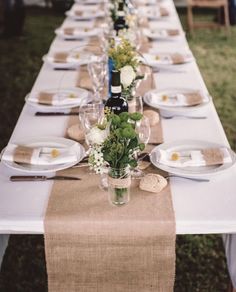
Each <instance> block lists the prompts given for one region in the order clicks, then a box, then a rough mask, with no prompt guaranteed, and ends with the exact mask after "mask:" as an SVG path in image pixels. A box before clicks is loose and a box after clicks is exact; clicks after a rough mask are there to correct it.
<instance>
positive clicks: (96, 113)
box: [79, 103, 103, 146]
mask: <svg viewBox="0 0 236 292" xmlns="http://www.w3.org/2000/svg"><path fill="white" fill-rule="evenodd" d="M79 118H80V122H81V125H82V128H83V130H84V134H85V141H86V143H87V145H88V146H91V144H92V142H91V141H90V139H89V135H88V133H89V132H90V130H91V129H92V128H93V127H94V126H96V125H97V124H98V123H99V121H100V120H101V119H102V118H103V104H102V103H92V104H84V105H82V106H80V109H79Z"/></svg>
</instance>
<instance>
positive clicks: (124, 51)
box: [108, 39, 139, 71]
mask: <svg viewBox="0 0 236 292" xmlns="http://www.w3.org/2000/svg"><path fill="white" fill-rule="evenodd" d="M108 55H109V57H110V58H111V59H112V60H113V62H114V66H115V69H116V70H120V69H121V68H122V67H124V66H126V65H130V66H132V67H133V69H134V71H136V69H137V66H138V64H139V61H138V60H137V54H136V52H135V50H134V48H133V47H132V45H131V44H130V42H129V41H128V40H126V39H122V41H121V43H120V44H119V45H117V46H115V47H111V48H110V49H109V51H108Z"/></svg>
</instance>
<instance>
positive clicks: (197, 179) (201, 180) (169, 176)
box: [165, 174, 210, 182]
mask: <svg viewBox="0 0 236 292" xmlns="http://www.w3.org/2000/svg"><path fill="white" fill-rule="evenodd" d="M171 177H176V178H182V179H188V180H192V181H195V182H209V181H210V180H209V179H207V178H195V177H186V176H181V175H175V174H168V175H166V176H165V178H166V179H169V178H171Z"/></svg>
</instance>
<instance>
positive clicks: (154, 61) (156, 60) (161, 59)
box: [141, 52, 195, 68]
mask: <svg viewBox="0 0 236 292" xmlns="http://www.w3.org/2000/svg"><path fill="white" fill-rule="evenodd" d="M174 54H175V53H173V54H172V55H174ZM176 54H178V53H176ZM180 55H182V56H183V57H184V61H183V63H179V64H174V63H173V61H172V59H171V54H170V53H156V54H154V53H152V54H147V53H144V54H142V58H141V61H142V62H143V63H144V64H146V65H148V66H150V67H154V68H158V67H163V66H164V67H165V66H181V65H184V64H186V63H190V62H193V61H194V60H195V59H194V57H193V54H192V53H191V52H188V53H186V54H182V53H180Z"/></svg>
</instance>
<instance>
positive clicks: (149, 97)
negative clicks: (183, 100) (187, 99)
mask: <svg viewBox="0 0 236 292" xmlns="http://www.w3.org/2000/svg"><path fill="white" fill-rule="evenodd" d="M193 91H200V92H201V94H202V95H203V102H202V103H201V104H198V105H194V106H175V105H169V106H168V105H165V103H164V102H161V98H162V96H163V95H167V96H168V95H175V94H179V93H183V94H184V93H190V92H193ZM153 96H155V99H156V100H155V101H154V100H153ZM143 100H144V102H145V103H146V104H148V105H149V106H151V107H153V108H156V109H160V110H161V112H162V114H165V113H166V114H168V113H172V114H173V113H176V114H178V113H179V114H180V113H190V112H192V111H196V110H199V109H202V108H203V107H205V106H207V105H208V104H209V102H210V101H211V97H210V95H209V94H208V93H207V92H204V91H201V90H197V89H188V88H171V89H164V90H157V89H154V90H150V91H148V92H147V93H145V95H144V97H143Z"/></svg>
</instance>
